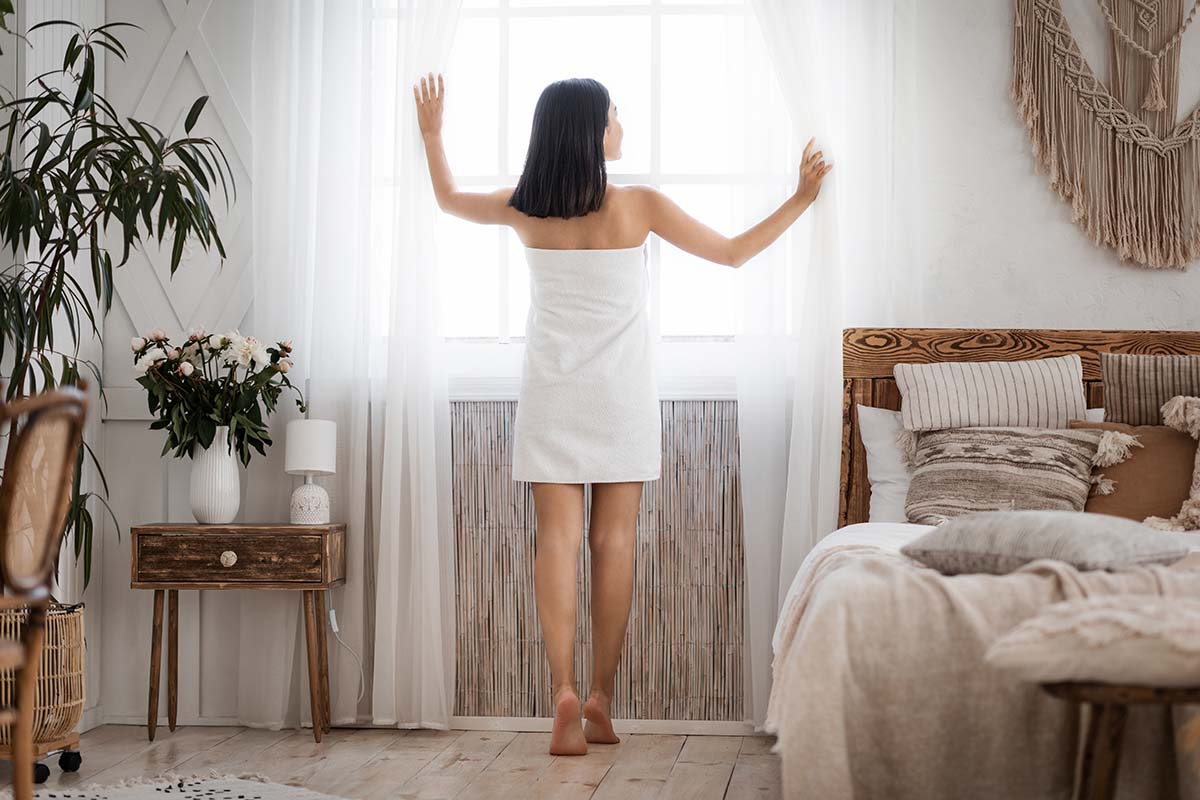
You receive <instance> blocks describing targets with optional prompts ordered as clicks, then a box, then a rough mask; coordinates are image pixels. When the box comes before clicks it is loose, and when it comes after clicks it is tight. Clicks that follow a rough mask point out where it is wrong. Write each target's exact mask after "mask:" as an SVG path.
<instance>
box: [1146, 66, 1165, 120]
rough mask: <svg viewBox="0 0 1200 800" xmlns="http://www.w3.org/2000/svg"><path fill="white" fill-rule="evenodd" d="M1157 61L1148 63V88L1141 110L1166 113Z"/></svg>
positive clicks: (1160, 70)
mask: <svg viewBox="0 0 1200 800" xmlns="http://www.w3.org/2000/svg"><path fill="white" fill-rule="evenodd" d="M1158 62H1159V59H1157V58H1156V59H1154V61H1152V62H1151V63H1150V88H1149V89H1148V90H1147V91H1146V100H1145V102H1143V103H1142V108H1143V109H1144V110H1146V111H1166V110H1167V98H1166V95H1164V94H1163V84H1162V69H1160V68H1159V65H1158Z"/></svg>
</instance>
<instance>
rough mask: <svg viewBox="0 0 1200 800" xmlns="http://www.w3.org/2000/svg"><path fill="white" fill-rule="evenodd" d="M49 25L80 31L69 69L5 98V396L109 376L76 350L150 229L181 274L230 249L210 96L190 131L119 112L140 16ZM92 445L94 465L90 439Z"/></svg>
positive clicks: (1, 208)
mask: <svg viewBox="0 0 1200 800" xmlns="http://www.w3.org/2000/svg"><path fill="white" fill-rule="evenodd" d="M12 14H13V8H12V3H11V0H0V29H3V30H5V31H9V32H10V33H11V32H12V31H11V29H10V26H9V20H8V18H9V16H11V15H12ZM50 26H57V27H65V28H67V29H68V30H69V31H70V32H71V35H70V37H69V38H68V40H67V45H66V48H65V52H64V53H63V58H62V59H61V63H62V68H61V69H56V70H53V71H51V72H48V73H46V74H44V75H41V76H39V77H37V78H35V79H34V80H33V81H31V82H30V83H29V85H28V87H27V91H26V92H25V93H24V94H23V95H22V96H13V97H7V98H3V99H4V102H2V103H0V148H2V149H0V245H3V249H4V251H5V252H8V253H13V254H14V257H13V259H12V263H10V264H7V265H3V264H0V365H3V368H2V370H0V372H2V373H3V375H2V377H3V381H0V382H3V383H4V384H5V387H6V388H5V394H6V397H7V398H9V399H12V398H14V397H17V396H27V395H31V394H35V393H37V392H40V391H44V390H46V389H51V388H54V387H56V386H59V385H63V384H70V383H75V382H76V381H77V380H78V378H79V376H80V373H81V371H84V370H86V371H88V372H91V373H92V374H94V375H95V377H96V381H97V383H98V384H100V385H101V386H103V381H102V379H101V375H100V370H99V367H98V365H97V364H95V363H93V362H92V361H90V360H88V359H86V358H81V357H80V346H81V344H84V343H87V342H90V341H92V340H94V339H95V338H97V337H99V335H100V325H101V324H102V322H103V319H104V315H105V314H106V313H107V312H108V310H109V308H110V306H111V305H112V298H113V271H114V270H115V269H117V268H119V267H120V266H121V265H122V264H124V263H125V262H126V261H127V260H128V258H129V255H130V253H131V252H132V251H133V250H135V249H137V248H138V247H140V246H141V245H142V243H143V242H145V241H146V240H147V239H151V238H152V239H156V240H157V241H159V242H162V241H163V240H164V239H167V240H169V241H170V243H171V261H170V269H171V273H172V274H174V272H175V270H176V269H177V268H178V267H179V264H180V261H181V259H182V256H183V252H184V247H185V245H186V244H187V243H188V242H189V241H194V242H197V243H198V244H199V246H200V247H202V248H204V249H205V250H208V249H210V248H214V247H215V248H216V250H217V252H218V253H220V254H221V256H222V257H224V255H225V248H224V245H223V243H222V241H221V236H220V234H219V232H218V230H217V220H216V218H215V217H214V215H213V211H212V207H211V197H212V195H213V194H214V193H216V192H217V191H220V192H221V193H222V194H223V195H224V199H225V202H226V203H228V202H229V199H230V194H231V192H232V190H233V180H232V175H231V171H230V169H229V164H228V161H227V160H226V158H225V155H224V153H223V152H222V151H221V148H220V146H219V145H218V144H217V143H216V142H215V141H214V140H213V139H211V138H209V137H204V136H196V135H193V134H192V129H193V127H194V126H195V124H196V121H197V120H198V118H199V117H200V114H201V112H202V110H203V109H204V106H205V102H206V100H207V99H208V98H207V97H200V98H198V99H197V100H196V101H195V102H194V103H193V104H192V105H191V107H190V109H189V111H188V113H187V115H186V116H185V118H184V125H183V128H184V134H183V136H182V137H180V138H172V137H170V136H168V135H167V134H165V133H164V132H163V131H161V130H159V129H158V128H156V127H155V126H154V125H152V124H150V123H148V122H142V121H139V120H136V119H133V118H130V117H124V116H122V115H120V114H118V113H117V111H116V110H115V109H114V108H113V107H112V105H110V104H109V102H108V101H107V100H106V99H105V98H104V96H103V95H102V94H101V93H100V89H101V87H100V86H99V85H98V84H97V82H96V66H97V59H98V58H100V57H103V56H104V54H105V53H107V54H109V55H110V56H112V57H114V58H117V59H121V60H124V59H125V57H126V49H125V46H124V45H123V44H122V43H121V40H120V38H119V37H118V33H119V32H120V31H122V30H127V29H130V28H135V27H136V26H133V25H129V24H128V23H120V22H114V23H109V24H107V25H102V26H100V27H98V28H95V29H92V30H88V29H84V28H82V27H80V26H79V25H77V24H75V23H73V22H67V21H62V20H54V21H50V22H43V23H40V24H39V25H35V26H33V27H31V28H30V29H29V31H28V33H32V32H34V31H36V30H37V29H39V28H43V27H50ZM14 35H17V36H18V37H19V34H14ZM84 452H85V453H86V454H87V455H88V456H89V457H91V458H92V460H93V461H95V456H94V454H92V451H91V449H90V448H89V447H87V445H86V443H85V447H84ZM83 458H84V454H83V453H81V455H80V462H79V464H77V471H76V475H77V476H78V475H79V474H80V470H81V469H82V460H83ZM96 467H97V470H98V471H99V475H100V479H101V483H102V487H103V490H104V492H105V493H107V487H106V486H105V485H104V474H103V471H101V470H100V465H99V463H96ZM82 488H83V487H80V485H79V480H78V479H77V480H76V481H75V488H74V496H73V497H72V501H71V505H70V508H69V512H68V517H67V519H68V527H67V532H68V536H69V537H71V538H72V540H73V544H74V549H75V555H76V558H77V559H82V561H83V577H84V585H85V586H86V585H87V582H88V581H89V580H90V578H91V553H92V536H93V530H94V523H93V519H92V515H91V512H90V510H89V503H88V501H89V499H91V498H93V497H94V495H93V494H92V493H90V492H85V491H82ZM96 499H97V500H98V501H99V502H101V503H103V502H104V498H103V497H97V498H96ZM105 507H106V508H107V504H105ZM109 513H110V514H111V511H110V512H109ZM115 522H116V520H115V518H114V524H115Z"/></svg>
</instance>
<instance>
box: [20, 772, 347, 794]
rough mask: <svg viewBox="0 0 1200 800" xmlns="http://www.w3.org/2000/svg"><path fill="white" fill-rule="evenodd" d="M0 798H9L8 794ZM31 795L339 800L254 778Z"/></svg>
mask: <svg viewBox="0 0 1200 800" xmlns="http://www.w3.org/2000/svg"><path fill="white" fill-rule="evenodd" d="M2 796H6V797H11V796H12V795H11V793H10V792H5V793H4V794H3V795H2ZM35 796H36V797H38V798H45V800H51V798H53V800H151V798H153V799H154V800H162V798H164V797H173V798H178V799H179V800H223V799H227V800H343V799H342V798H336V797H333V796H331V795H327V794H318V793H317V792H310V791H309V790H308V789H301V788H300V787H298V786H285V785H283V784H280V783H271V782H270V781H269V780H267V779H266V778H262V777H259V776H257V775H243V776H241V777H240V778H239V777H234V776H232V775H215V774H214V775H192V776H189V777H183V776H180V775H163V776H161V777H158V778H137V779H135V780H130V781H122V782H121V783H116V784H112V785H111V786H91V785H87V786H79V787H72V788H69V789H64V788H62V787H58V786H54V787H50V786H42V787H38V790H37V792H36V793H35Z"/></svg>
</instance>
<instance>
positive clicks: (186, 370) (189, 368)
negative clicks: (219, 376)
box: [179, 361, 196, 378]
mask: <svg viewBox="0 0 1200 800" xmlns="http://www.w3.org/2000/svg"><path fill="white" fill-rule="evenodd" d="M195 371H196V367H195V366H194V365H193V364H192V362H190V361H183V362H181V363H180V364H179V374H180V375H182V376H183V377H185V378H186V377H188V376H189V375H191V374H192V373H193V372H195Z"/></svg>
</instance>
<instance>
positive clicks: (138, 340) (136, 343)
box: [129, 336, 146, 353]
mask: <svg viewBox="0 0 1200 800" xmlns="http://www.w3.org/2000/svg"><path fill="white" fill-rule="evenodd" d="M145 346H146V340H145V339H144V338H142V337H141V336H135V337H133V338H132V339H130V340H129V349H130V350H132V351H133V352H135V353H136V352H137V351H138V350H141V349H142V348H143V347H145Z"/></svg>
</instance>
